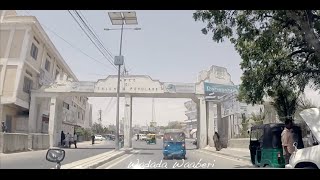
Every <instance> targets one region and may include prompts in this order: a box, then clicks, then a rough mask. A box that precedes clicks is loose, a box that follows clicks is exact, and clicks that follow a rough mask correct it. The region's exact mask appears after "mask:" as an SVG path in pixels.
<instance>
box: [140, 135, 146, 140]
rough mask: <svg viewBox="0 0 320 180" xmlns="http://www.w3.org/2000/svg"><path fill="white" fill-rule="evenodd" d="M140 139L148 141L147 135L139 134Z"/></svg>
mask: <svg viewBox="0 0 320 180" xmlns="http://www.w3.org/2000/svg"><path fill="white" fill-rule="evenodd" d="M139 139H140V141H146V140H147V135H145V134H139Z"/></svg>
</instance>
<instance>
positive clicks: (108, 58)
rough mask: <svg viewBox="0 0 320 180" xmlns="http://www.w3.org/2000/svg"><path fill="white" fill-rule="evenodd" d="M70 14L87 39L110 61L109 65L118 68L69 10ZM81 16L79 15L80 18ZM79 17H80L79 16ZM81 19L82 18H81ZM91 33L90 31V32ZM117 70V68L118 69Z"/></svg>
mask: <svg viewBox="0 0 320 180" xmlns="http://www.w3.org/2000/svg"><path fill="white" fill-rule="evenodd" d="M68 12H69V13H70V15H71V16H72V17H73V19H74V20H75V21H76V23H77V24H78V25H79V26H80V28H81V29H82V31H83V32H84V33H85V34H86V35H87V37H88V38H89V39H90V41H91V42H92V43H93V44H94V45H95V46H96V48H97V49H98V50H99V51H100V53H101V54H102V55H103V56H104V57H105V58H106V59H107V60H108V61H109V63H110V64H111V65H112V66H114V67H115V68H116V66H115V65H114V64H113V63H112V62H111V61H110V60H109V58H108V57H107V56H106V55H105V53H104V52H103V51H102V50H101V47H100V48H99V47H98V46H99V45H97V44H96V42H95V41H94V40H92V38H91V37H90V35H89V34H88V32H87V31H86V30H85V29H84V28H83V27H82V26H81V24H80V23H79V21H78V20H77V18H76V17H75V16H74V15H73V14H72V13H71V12H70V10H68ZM78 15H79V14H77V16H78ZM78 17H79V16H78ZM79 18H80V17H79ZM89 32H90V31H89ZM116 69H117V68H116Z"/></svg>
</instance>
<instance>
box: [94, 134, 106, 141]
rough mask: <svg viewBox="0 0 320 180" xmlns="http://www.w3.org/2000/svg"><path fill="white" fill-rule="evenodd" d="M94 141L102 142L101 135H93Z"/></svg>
mask: <svg viewBox="0 0 320 180" xmlns="http://www.w3.org/2000/svg"><path fill="white" fill-rule="evenodd" d="M94 139H95V140H96V141H103V140H104V138H103V137H102V136H101V135H95V136H94Z"/></svg>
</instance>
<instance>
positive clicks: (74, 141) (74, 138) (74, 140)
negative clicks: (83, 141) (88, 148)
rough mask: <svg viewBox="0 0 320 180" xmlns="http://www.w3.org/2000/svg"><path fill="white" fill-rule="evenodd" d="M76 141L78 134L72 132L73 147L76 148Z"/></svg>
mask: <svg viewBox="0 0 320 180" xmlns="http://www.w3.org/2000/svg"><path fill="white" fill-rule="evenodd" d="M77 141H78V135H77V133H74V135H73V143H74V148H77Z"/></svg>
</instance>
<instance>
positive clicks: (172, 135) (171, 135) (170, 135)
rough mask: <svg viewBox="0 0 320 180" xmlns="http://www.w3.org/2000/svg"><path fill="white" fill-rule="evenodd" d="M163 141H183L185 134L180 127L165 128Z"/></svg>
mask: <svg viewBox="0 0 320 180" xmlns="http://www.w3.org/2000/svg"><path fill="white" fill-rule="evenodd" d="M163 141H171V142H184V141H185V134H184V132H183V131H182V130H180V129H167V130H165V132H164V136H163Z"/></svg>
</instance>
